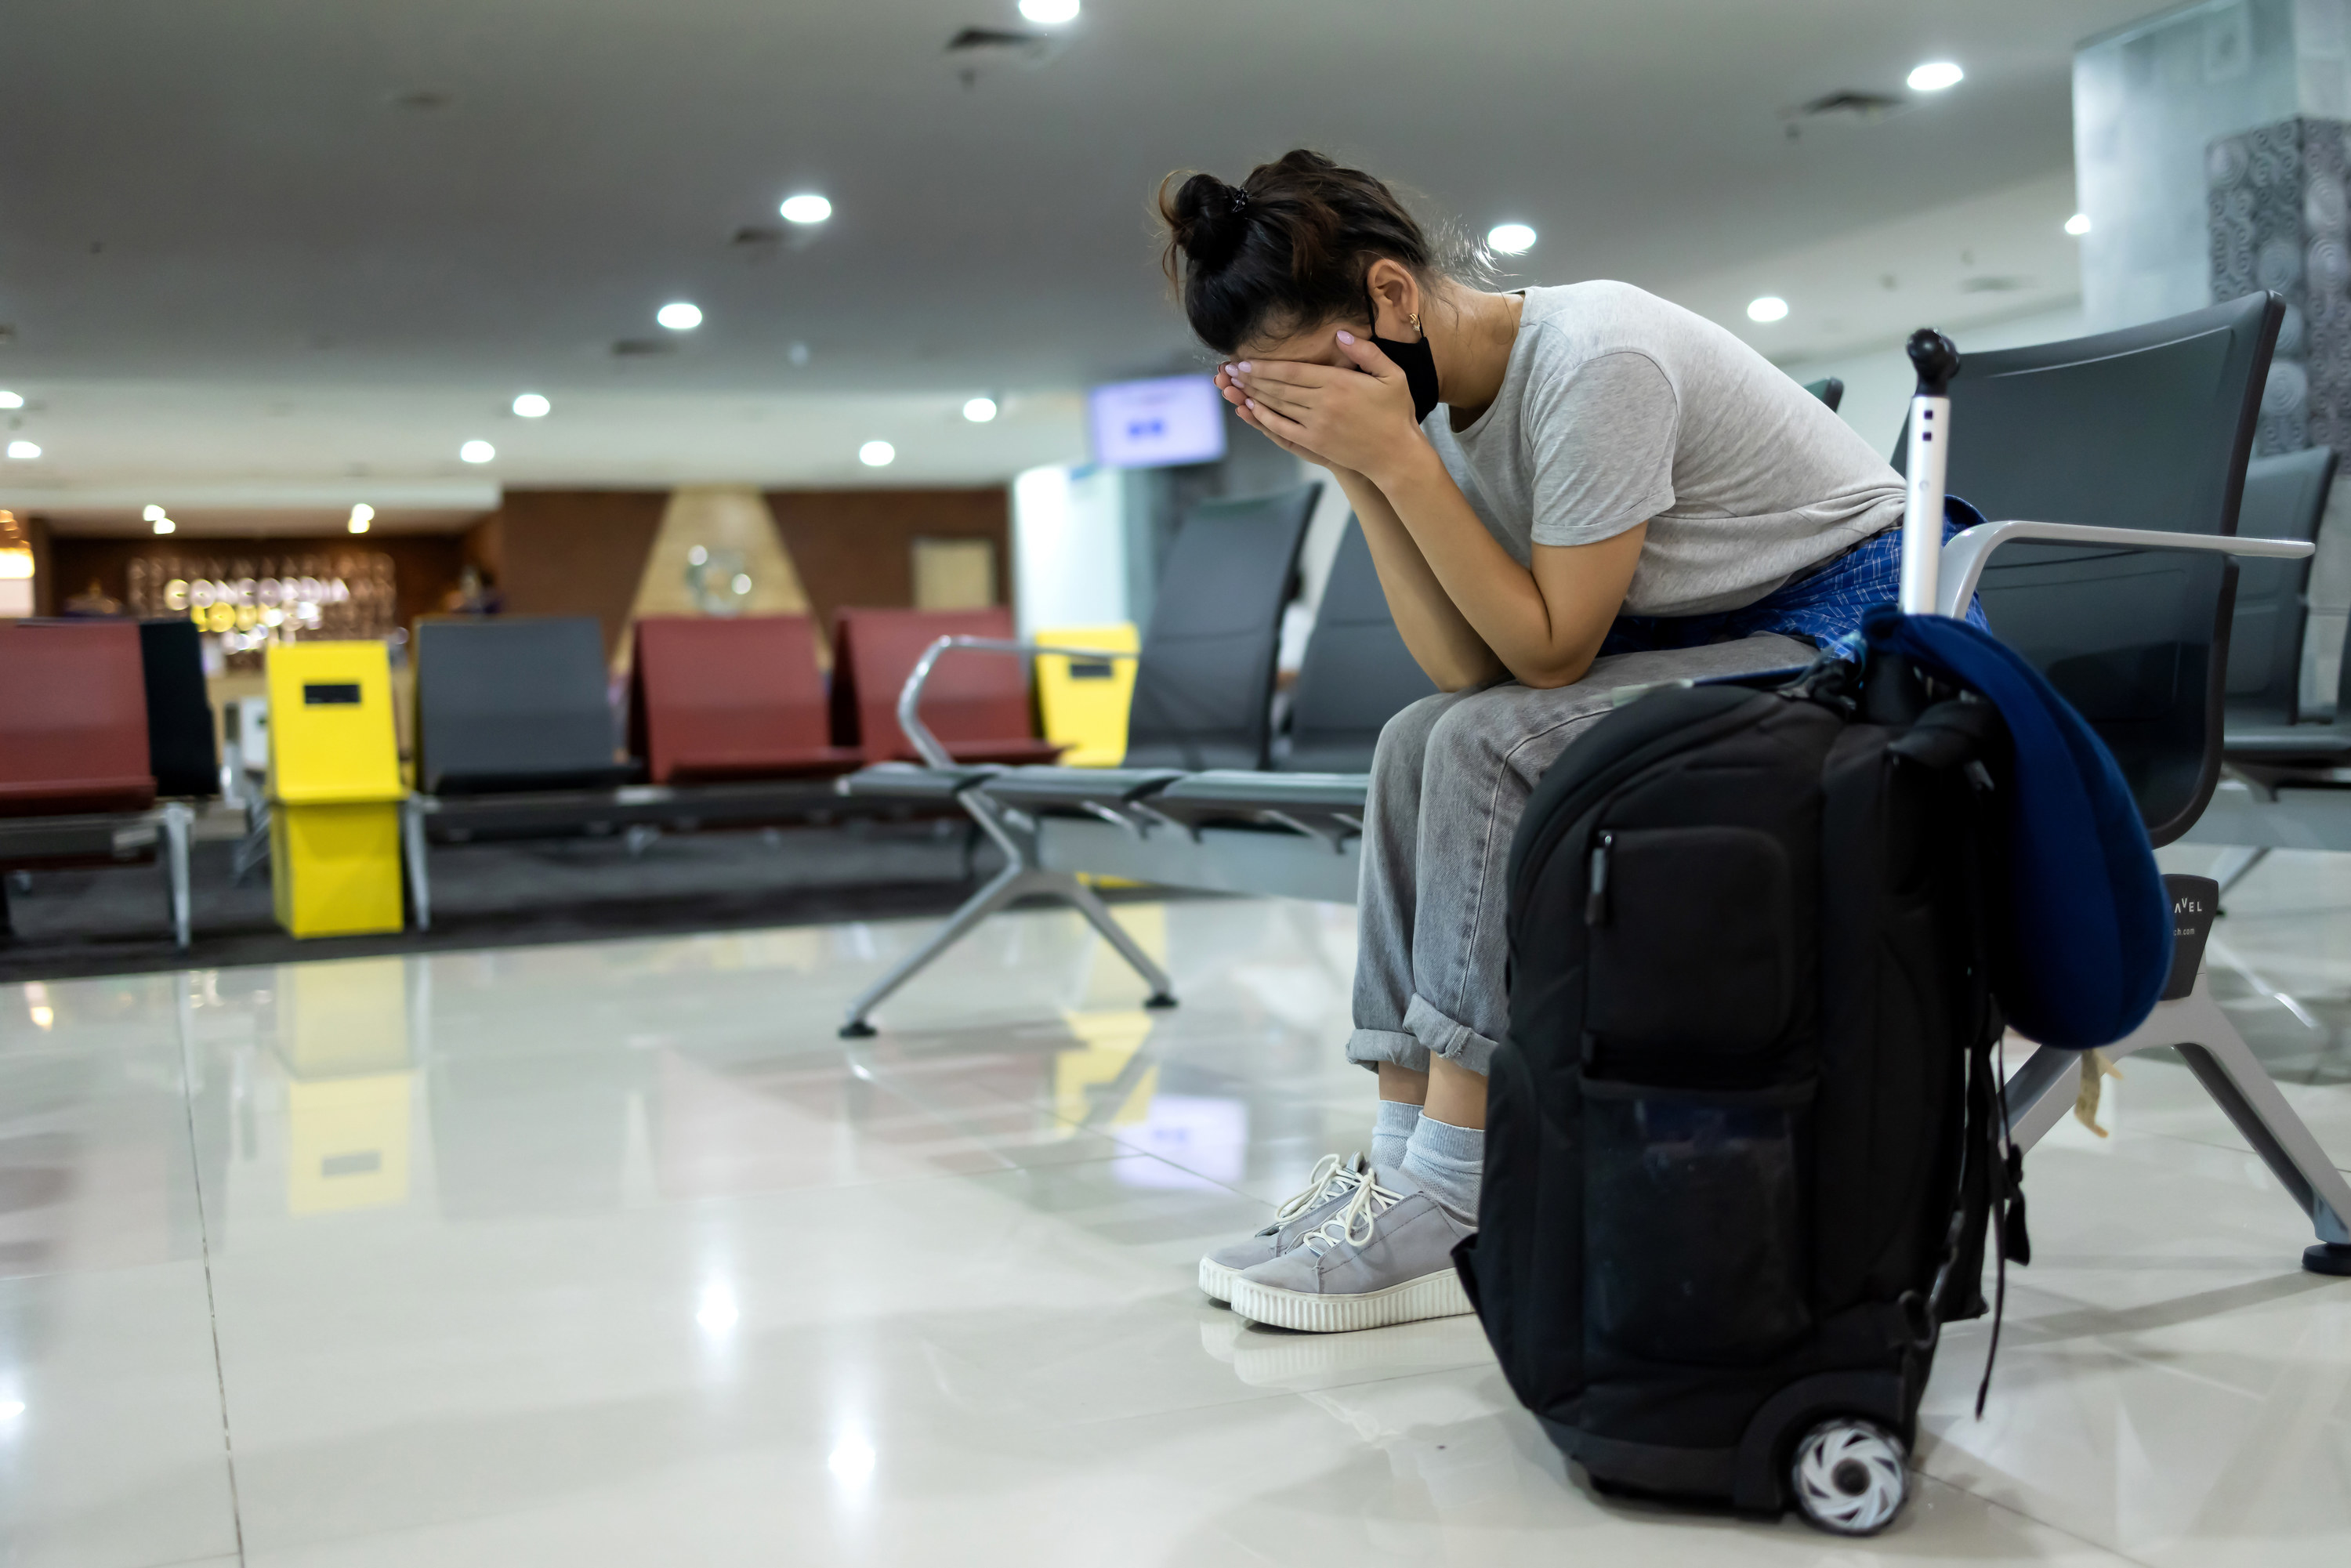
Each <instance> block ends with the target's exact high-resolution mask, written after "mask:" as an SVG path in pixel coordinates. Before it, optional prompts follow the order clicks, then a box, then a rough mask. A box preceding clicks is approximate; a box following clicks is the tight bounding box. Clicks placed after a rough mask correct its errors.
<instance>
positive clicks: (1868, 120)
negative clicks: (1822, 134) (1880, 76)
mask: <svg viewBox="0 0 2351 1568" xmlns="http://www.w3.org/2000/svg"><path fill="white" fill-rule="evenodd" d="M1909 107H1910V100H1909V99H1903V98H1896V97H1894V96H1893V95H1892V94H1890V93H1883V92H1863V91H1860V90H1859V89H1854V88H1846V89H1844V90H1842V91H1839V92H1831V93H1823V94H1822V95H1821V96H1820V97H1818V98H1816V99H1813V100H1812V101H1811V102H1809V103H1800V104H1798V105H1797V106H1796V107H1795V108H1793V109H1783V110H1781V111H1780V119H1781V121H1782V123H1783V124H1785V125H1786V126H1787V128H1788V140H1789V141H1794V140H1796V138H1797V137H1799V136H1800V135H1802V133H1803V128H1804V126H1805V125H1806V124H1807V123H1812V124H1822V125H1836V124H1845V125H1871V124H1875V123H1876V122H1877V121H1878V120H1883V119H1885V118H1886V116H1887V115H1889V114H1893V113H1895V112H1896V111H1897V110H1905V109H1907V108H1909Z"/></svg>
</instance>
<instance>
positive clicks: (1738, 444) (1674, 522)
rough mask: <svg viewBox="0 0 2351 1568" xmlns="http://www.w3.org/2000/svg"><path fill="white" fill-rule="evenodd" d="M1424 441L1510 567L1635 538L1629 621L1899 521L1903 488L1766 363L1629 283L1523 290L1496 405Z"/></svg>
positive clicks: (1780, 570) (1745, 590) (1740, 585)
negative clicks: (1571, 548) (1538, 552)
mask: <svg viewBox="0 0 2351 1568" xmlns="http://www.w3.org/2000/svg"><path fill="white" fill-rule="evenodd" d="M1422 428H1423V429H1424V430H1425V431H1426V432H1427V434H1428V438H1429V440H1430V441H1431V442H1432V443H1434V444H1435V445H1436V447H1437V452H1438V453H1439V454H1440V455H1442V456H1443V457H1444V459H1445V465H1446V467H1447V469H1449V470H1450V471H1451V472H1452V475H1453V478H1454V482H1455V483H1457V484H1458V485H1459V486H1461V490H1462V493H1463V494H1464V495H1466V496H1468V497H1469V505H1470V506H1471V507H1474V508H1475V509H1476V511H1477V513H1478V516H1479V518H1480V519H1481V520H1483V521H1484V523H1485V525H1486V527H1487V528H1488V530H1489V532H1491V533H1492V534H1493V536H1494V538H1497V539H1498V540H1499V541H1500V542H1501V545H1502V548H1503V549H1507V550H1509V551H1510V554H1511V556H1512V557H1513V558H1514V559H1517V560H1518V561H1519V563H1520V565H1525V564H1527V562H1528V561H1529V560H1530V559H1531V556H1532V549H1531V547H1532V546H1533V545H1538V544H1545V545H1581V544H1591V543H1593V542H1594V541H1596V540H1599V539H1604V538H1612V537H1614V535H1617V534H1621V533H1623V532H1624V531H1625V529H1627V528H1632V527H1634V526H1635V525H1636V524H1639V523H1643V522H1646V523H1647V524H1648V525H1649V533H1648V537H1647V538H1646V540H1645V541H1644V542H1643V544H1642V547H1641V559H1640V564H1639V565H1638V566H1637V567H1635V569H1634V572H1633V583H1632V587H1631V589H1630V590H1629V591H1627V592H1626V594H1625V612H1627V613H1630V614H1635V615H1701V614H1706V613H1708V612H1713V611H1719V610H1736V609H1738V608H1739V607H1740V606H1741V605H1746V604H1752V603H1753V602H1755V601H1757V600H1759V599H1761V598H1762V597H1763V596H1764V595H1766V594H1768V593H1770V592H1771V591H1772V590H1774V589H1776V588H1778V587H1779V586H1780V585H1781V584H1782V583H1784V582H1786V581H1787V580H1789V579H1790V578H1792V577H1794V576H1795V575H1797V574H1798V573H1800V572H1802V570H1804V569H1805V568H1807V567H1810V566H1813V565H1816V564H1818V563H1819V562H1821V561H1823V560H1826V559H1828V558H1830V557H1831V556H1834V555H1835V554H1837V553H1838V552H1840V551H1842V550H1844V549H1847V548H1848V547H1850V546H1852V545H1854V544H1855V543H1857V542H1858V541H1860V540H1862V539H1865V538H1868V537H1869V536H1870V535H1872V534H1875V533H1877V532H1879V531H1881V530H1883V529H1886V528H1892V527H1893V526H1894V525H1895V524H1896V523H1898V522H1900V521H1901V520H1902V508H1903V498H1904V489H1903V484H1902V479H1901V476H1899V475H1897V474H1896V473H1895V472H1894V470H1893V469H1892V468H1891V467H1890V466H1888V465H1887V464H1886V460H1885V459H1884V458H1882V457H1880V456H1878V455H1877V454H1876V453H1875V452H1872V451H1871V450H1870V449H1869V446H1868V444H1867V443H1865V442H1864V441H1863V440H1862V438H1861V437H1860V436H1859V435H1858V434H1855V432H1854V430H1853V428H1852V427H1851V426H1850V425H1848V424H1846V423H1844V421H1843V420H1842V419H1839V418H1838V417H1837V416H1836V415H1835V414H1834V413H1831V412H1830V411H1829V409H1828V408H1827V407H1826V405H1824V404H1823V403H1822V402H1821V401H1820V400H1819V399H1818V398H1815V397H1814V396H1813V394H1812V393H1810V392H1806V391H1805V390H1804V389H1803V388H1802V387H1801V386H1799V385H1798V384H1797V383H1796V382H1793V381H1791V380H1790V379H1789V378H1788V376H1787V375H1786V373H1785V372H1783V371H1780V370H1778V369H1777V368H1775V367H1774V366H1773V365H1772V364H1771V361H1768V360H1766V359H1764V358H1763V356H1762V355H1761V354H1759V353H1757V352H1756V351H1755V350H1753V349H1750V348H1749V347H1748V346H1747V345H1746V344H1745V343H1742V342H1740V340H1738V339H1737V338H1735V337H1733V336H1732V335H1731V334H1730V333H1729V332H1727V331H1725V330H1724V329H1722V328H1720V327H1718V326H1716V325H1715V324H1714V323H1713V322H1711V321H1708V320H1707V319H1705V318H1704V317H1702V316H1698V315H1695V314H1693V313H1691V312H1690V311H1687V310H1685V309H1683V308H1681V307H1680V306H1678V305H1674V304H1669V303H1667V301H1665V300H1663V299H1660V298H1657V297H1656V295H1654V294H1648V293H1645V292H1644V291H1642V290H1641V289H1638V288H1635V287H1633V286H1632V285H1631V284H1629V283H1604V282H1595V283H1571V284H1568V285H1566V286H1564V287H1558V288H1530V289H1528V290H1526V307H1525V309H1524V310H1523V312H1522V313H1521V314H1520V319H1519V336H1518V340H1517V342H1515V343H1514V344H1513V345H1512V346H1511V348H1510V368H1509V369H1508V370H1507V371H1505V372H1504V373H1503V376H1502V390H1501V392H1499V394H1498V395H1497V396H1496V397H1495V399H1494V402H1493V404H1492V406H1490V407H1489V408H1488V409H1487V410H1486V412H1485V413H1481V414H1479V416H1478V417H1477V418H1476V419H1475V420H1473V421H1471V422H1470V423H1468V425H1467V426H1465V427H1463V428H1461V429H1458V430H1456V429H1454V428H1453V415H1452V411H1451V410H1450V409H1447V408H1439V409H1437V412H1436V413H1432V414H1430V415H1429V416H1428V419H1427V421H1426V423H1425V424H1424V425H1423V426H1422Z"/></svg>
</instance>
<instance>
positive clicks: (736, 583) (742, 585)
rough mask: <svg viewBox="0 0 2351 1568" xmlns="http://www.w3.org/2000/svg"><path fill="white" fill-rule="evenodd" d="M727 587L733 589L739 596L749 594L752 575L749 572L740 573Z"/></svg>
mask: <svg viewBox="0 0 2351 1568" xmlns="http://www.w3.org/2000/svg"><path fill="white" fill-rule="evenodd" d="M726 586H727V587H729V588H731V589H733V590H734V591H736V593H737V595H741V594H746V593H748V592H750V591H751V574H750V573H749V572H747V571H738V572H737V573H736V574H735V577H734V580H732V581H730V582H729V583H727V585H726Z"/></svg>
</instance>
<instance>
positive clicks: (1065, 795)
mask: <svg viewBox="0 0 2351 1568" xmlns="http://www.w3.org/2000/svg"><path fill="white" fill-rule="evenodd" d="M1319 490H1320V486H1315V485H1311V484H1310V485H1301V486H1298V487H1296V488H1295V489H1290V490H1284V491H1280V492H1278V493H1276V494H1274V495H1270V496H1262V497H1253V498H1250V499H1246V500H1217V501H1209V502H1206V503H1204V504H1202V505H1201V506H1199V507H1196V508H1195V509H1194V510H1193V511H1192V512H1191V514H1190V515H1189V516H1187V517H1186V518H1185V520H1184V525H1183V527H1182V528H1178V529H1177V530H1176V534H1175V542H1174V544H1173V545H1172V547H1171V548H1170V549H1169V551H1168V556H1167V560H1166V563H1165V566H1164V568H1163V569H1162V570H1161V574H1160V581H1159V586H1158V591H1157V595H1156V597H1155V600H1154V601H1153V606H1152V612H1151V620H1150V623H1149V624H1148V625H1147V626H1145V627H1144V634H1143V645H1142V651H1141V653H1139V654H1135V655H1126V654H1116V653H1099V654H1095V655H1094V656H1099V657H1102V658H1119V657H1135V658H1137V659H1138V660H1139V663H1138V664H1137V665H1136V669H1135V682H1134V698H1133V700H1132V702H1131V703H1130V705H1129V707H1128V717H1127V748H1126V760H1125V765H1124V766H1123V767H1119V768H1059V767H1038V768H1010V769H1006V768H987V767H965V766H958V765H956V764H955V763H954V762H953V761H952V760H951V758H949V757H948V755H947V753H946V748H945V747H941V746H939V744H938V743H937V741H936V740H935V738H933V737H931V735H930V732H929V731H928V730H927V729H925V728H924V727H923V726H922V723H921V719H920V716H919V713H918V711H917V710H918V707H919V705H920V703H921V700H922V688H923V685H924V683H925V682H926V681H927V680H928V679H929V676H930V672H931V670H932V669H933V668H934V667H935V665H936V664H937V662H938V660H939V659H940V658H941V657H942V656H944V655H946V653H950V652H954V651H958V650H968V651H970V652H975V653H977V652H987V653H998V654H1002V653H1039V652H1071V653H1092V651H1091V650H1083V649H1071V650H1056V649H1042V648H1040V647H1038V646H1036V645H1035V644H1030V643H1018V642H998V641H995V640H991V639H980V638H942V639H941V640H940V641H939V643H936V644H934V645H933V647H932V648H931V649H930V651H929V652H928V653H925V654H924V656H923V659H922V662H921V663H920V664H917V665H916V666H915V669H914V675H913V676H912V677H911V678H910V679H909V680H908V681H907V683H906V687H905V690H904V693H903V694H902V695H901V699H900V703H899V710H898V711H899V723H900V726H901V727H903V728H904V730H905V731H906V733H907V735H908V737H910V738H912V739H913V740H914V742H915V745H916V747H917V749H919V750H920V751H921V752H922V753H923V755H924V756H925V758H929V761H928V762H927V763H926V764H925V765H922V766H903V765H890V764H883V765H882V766H879V767H874V768H864V769H862V770H861V771H859V772H856V773H852V774H851V775H850V776H849V777H848V778H846V779H842V780H841V785H840V788H841V792H842V793H843V794H846V795H850V796H852V797H866V798H880V799H886V800H919V801H932V802H939V801H948V800H952V801H955V802H956V803H958V804H960V805H961V806H962V807H963V809H964V810H966V811H967V812H968V813H970V815H971V817H972V819H973V821H976V822H977V823H978V824H979V827H980V829H981V830H982V831H984V832H986V833H987V835H988V836H989V838H991V839H993V840H994V841H995V842H996V844H997V846H998V848H999V849H1001V850H1003V851H1004V853H1005V857H1006V861H1007V864H1006V866H1005V868H1004V870H1003V871H1002V872H1000V873H998V874H997V876H996V877H995V878H994V880H992V881H990V882H989V883H987V886H985V887H983V888H981V889H980V890H979V892H978V893H977V894H974V895H973V896H972V898H971V899H970V901H969V902H967V904H964V906H963V907H962V908H961V909H959V910H957V911H956V913H955V915H952V916H950V917H949V919H948V921H947V923H946V925H945V926H944V927H942V928H941V929H940V930H939V932H938V933H937V934H936V935H935V936H933V937H932V939H931V940H930V941H929V942H927V943H925V944H924V946H922V947H921V948H919V949H918V950H916V951H915V952H914V953H913V954H912V955H910V956H908V957H907V958H905V959H904V961H903V962H901V963H900V964H898V965H897V966H895V967H893V968H892V969H891V971H890V972H889V973H888V974H886V975H884V976H883V977H882V978H881V979H880V980H879V981H877V982H875V984H874V985H873V986H872V988H870V989H868V990H867V991H866V992H865V994H864V995H862V996H861V997H859V998H857V1000H856V1001H855V1002H854V1003H852V1006H851V1008H850V1011H849V1017H848V1019H847V1021H846V1022H845V1023H844V1024H843V1025H842V1029H841V1032H842V1033H843V1034H844V1035H848V1036H851V1037H855V1036H859V1035H863V1034H870V1033H871V1032H872V1026H871V1025H870V1024H868V1023H867V1022H866V1021H865V1020H866V1015H867V1014H869V1013H870V1012H872V1009H874V1008H876V1007H878V1006H879V1005H880V1004H881V1002H882V1001H883V998H886V997H888V996H889V995H890V994H891V993H892V992H893V991H895V990H896V989H897V988H899V987H900V986H903V985H904V984H905V983H906V981H907V980H909V979H911V978H913V977H914V975H915V974H916V973H918V972H919V971H920V970H922V969H923V968H924V967H925V966H926V965H928V964H929V963H930V962H931V960H932V959H934V958H935V957H937V956H938V955H939V954H940V953H942V952H944V951H946V948H947V947H949V946H952V945H954V944H955V943H956V941H958V940H959V939H961V937H962V936H964V934H965V933H967V932H968V931H969V930H971V929H972V928H973V927H974V926H976V925H978V924H979V923H980V922H981V921H983V920H985V919H986V918H987V916H988V915H992V914H994V913H995V912H996V911H997V910H998V909H1001V908H1003V907H1004V906H1006V905H1007V904H1011V903H1013V902H1014V901H1015V900H1018V899H1020V898H1026V897H1030V896H1040V895H1041V896H1045V897H1050V898H1056V899H1059V900H1061V902H1063V903H1065V904H1071V905H1072V906H1074V907H1075V908H1076V909H1077V910H1078V911H1079V912H1080V913H1081V914H1082V915H1085V916H1086V918H1087V919H1088V920H1089V921H1091V922H1092V924H1093V925H1094V927H1095V928H1096V929H1097V930H1099V931H1101V932H1102V936H1104V937H1105V938H1106V939H1108V940H1109V941H1110V943H1111V944H1112V945H1113V946H1114V947H1116V948H1117V949H1118V951H1119V953H1120V954H1121V956H1123V957H1124V958H1125V959H1126V961H1127V962H1128V963H1129V964H1131V965H1133V966H1134V968H1135V969H1136V971H1137V972H1138V973H1140V974H1141V975H1142V976H1143V977H1144V980H1145V982H1146V983H1147V984H1149V986H1150V987H1151V992H1152V996H1151V1005H1153V1006H1155V1007H1166V1006H1172V1005H1174V1001H1175V997H1174V994H1173V988H1172V985H1171V983H1170V982H1169V980H1168V978H1167V977H1166V975H1165V973H1164V972H1162V971H1161V969H1160V968H1159V967H1158V966H1157V965H1156V964H1155V963H1153V962H1152V960H1151V958H1150V957H1149V956H1148V955H1146V954H1145V953H1144V951H1143V950H1142V949H1141V948H1140V947H1138V946H1135V944H1134V941H1133V939H1132V938H1130V937H1129V936H1127V935H1126V932H1125V929H1124V928H1123V927H1122V926H1121V925H1119V924H1118V923H1117V922H1116V921H1115V920H1113V919H1112V918H1111V915H1110V912H1109V910H1108V909H1106V908H1104V907H1103V905H1102V901H1101V900H1100V899H1099V898H1097V897H1095V896H1094V894H1093V892H1092V889H1090V888H1088V887H1087V886H1085V885H1084V883H1081V882H1080V881H1079V880H1078V879H1077V878H1076V877H1075V876H1072V875H1071V874H1069V873H1064V872H1057V871H1051V870H1048V869H1046V868H1045V867H1044V866H1043V865H1042V864H1041V863H1040V862H1039V860H1038V857H1037V853H1036V818H1037V816H1038V815H1039V814H1040V813H1042V812H1047V811H1053V810H1065V811H1074V812H1081V813H1086V814H1089V815H1093V816H1098V817H1103V818H1107V819H1109V820H1111V821H1130V819H1129V818H1128V817H1126V816H1125V814H1124V813H1125V812H1126V810H1127V809H1128V808H1129V807H1130V806H1131V805H1132V803H1133V802H1134V800H1138V799H1140V798H1141V797H1143V796H1144V795H1147V794H1149V793H1151V792H1153V791H1155V790H1156V789H1160V788H1162V787H1164V786H1165V785H1166V784H1168V783H1171V782H1173V781H1174V780H1175V779H1179V778H1181V777H1183V776H1184V774H1185V773H1186V772H1188V771H1194V770H1197V769H1200V768H1219V767H1225V768H1231V767H1238V768H1262V767H1264V766H1265V762H1266V757H1267V753H1268V750H1269V748H1270V745H1271V742H1272V733H1271V727H1272V701H1273V678H1274V661H1275V658H1276V655H1277V654H1278V653H1279V652H1280V637H1281V612H1282V609H1283V607H1284V606H1285V605H1287V604H1288V603H1289V602H1290V597H1291V593H1292V589H1293V586H1294V584H1295V581H1296V579H1297V573H1298V552H1299V548H1300V547H1301V545H1302V544H1303V543H1304V542H1305V539H1306V525H1307V523H1308V521H1309V520H1310V519H1311V517H1313V515H1314V501H1315V497H1316V495H1317V494H1318V493H1319ZM967 656H968V654H967ZM983 784H985V785H987V789H985V790H982V789H980V788H979V787H980V786H981V785H983Z"/></svg>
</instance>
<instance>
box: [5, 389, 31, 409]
mask: <svg viewBox="0 0 2351 1568" xmlns="http://www.w3.org/2000/svg"><path fill="white" fill-rule="evenodd" d="M24 406H25V399H24V396H23V394H21V393H18V392H0V408H22V407H24Z"/></svg>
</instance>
